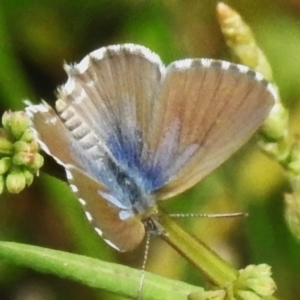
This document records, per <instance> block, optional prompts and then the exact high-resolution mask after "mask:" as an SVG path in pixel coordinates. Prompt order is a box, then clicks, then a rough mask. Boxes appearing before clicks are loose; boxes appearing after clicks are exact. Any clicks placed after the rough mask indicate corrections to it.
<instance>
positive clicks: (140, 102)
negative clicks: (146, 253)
mask: <svg viewBox="0 0 300 300" xmlns="http://www.w3.org/2000/svg"><path fill="white" fill-rule="evenodd" d="M65 69H66V71H67V73H68V75H69V78H68V81H67V82H66V84H65V85H63V86H62V87H61V88H60V89H59V90H58V100H57V101H56V111H55V110H54V109H52V108H51V107H50V106H49V105H48V104H46V103H45V102H43V103H42V104H39V105H29V106H28V107H27V109H26V110H27V112H28V114H29V115H30V116H31V117H32V120H33V123H34V128H35V131H36V134H37V137H38V139H39V141H40V145H41V146H42V148H43V150H44V151H46V152H47V153H48V154H50V155H52V156H53V157H54V158H55V159H56V160H57V162H58V163H60V164H61V165H63V166H64V167H65V169H66V172H67V178H68V181H69V183H70V186H71V189H72V190H73V192H74V193H76V194H77V197H78V199H79V201H80V203H81V204H82V205H83V207H84V210H85V212H86V216H87V218H88V219H89V221H90V222H91V223H92V225H93V227H94V228H95V230H96V231H97V232H98V233H99V234H100V235H101V236H102V237H103V238H104V239H105V240H106V241H107V242H108V243H109V244H110V245H112V246H113V247H115V248H117V249H118V250H121V251H128V250H132V249H134V248H136V247H137V245H138V244H139V243H140V242H141V241H142V239H143V237H144V235H145V228H146V229H147V230H149V228H150V230H151V231H154V232H157V233H161V232H162V229H161V228H160V226H159V224H158V222H157V220H156V214H157V209H156V203H157V201H160V200H164V199H168V198H170V197H172V196H174V195H177V194H179V193H181V192H183V191H184V190H186V189H188V188H190V187H192V186H193V185H195V184H196V183H197V182H198V181H200V180H201V179H202V178H203V177H205V176H206V175H207V174H209V173H210V172H211V171H212V170H214V169H215V168H216V167H217V166H219V165H220V164H221V163H222V162H223V161H224V160H226V159H227V158H228V157H229V156H230V155H231V154H232V153H234V152H235V151H236V150H237V149H238V148H239V147H240V146H241V145H242V144H243V143H245V142H246V141H247V140H248V139H249V138H250V136H251V135H252V134H253V133H254V132H255V131H256V130H257V129H258V127H259V126H260V125H261V123H262V122H263V120H264V118H265V117H266V116H267V114H268V112H269V111H270V109H271V107H272V104H273V102H274V98H275V97H276V93H275V90H274V88H273V87H272V85H271V84H269V83H268V82H267V81H266V80H265V79H264V78H263V77H262V76H261V75H260V74H258V73H255V72H253V71H251V70H250V69H249V68H247V67H245V66H241V65H235V64H231V63H228V62H224V61H218V60H209V59H186V60H181V61H177V62H173V63H171V64H170V65H169V66H167V67H165V66H164V65H163V64H162V62H161V60H160V58H159V57H158V56H157V55H156V54H154V53H153V52H151V51H150V50H149V49H147V48H145V47H143V46H139V45H133V44H125V45H116V46H109V47H104V48H100V49H98V50H96V51H94V52H92V53H90V54H89V55H88V56H86V57H85V58H84V59H83V60H82V61H81V62H80V63H79V64H77V65H74V66H66V67H65Z"/></svg>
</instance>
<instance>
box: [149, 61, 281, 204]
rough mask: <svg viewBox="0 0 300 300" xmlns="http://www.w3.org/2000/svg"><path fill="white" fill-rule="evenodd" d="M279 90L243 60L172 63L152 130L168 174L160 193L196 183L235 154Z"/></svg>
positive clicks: (169, 194)
mask: <svg viewBox="0 0 300 300" xmlns="http://www.w3.org/2000/svg"><path fill="white" fill-rule="evenodd" d="M275 94H276V93H275V89H274V88H273V87H272V86H271V84H269V83H268V82H267V81H266V80H265V79H263V77H262V76H261V75H260V74H258V73H255V72H254V71H251V70H250V69H249V68H247V67H245V66H242V65H235V64H231V63H228V62H224V61H217V60H207V59H195V60H182V61H178V62H174V63H172V64H171V65H169V66H168V67H167V70H166V76H165V78H164V82H163V84H162V86H161V89H160V92H159V100H158V102H157V103H158V106H157V109H156V110H155V111H154V120H153V127H152V131H151V133H150V135H149V140H150V143H151V146H150V147H151V148H152V149H155V157H154V159H153V162H152V164H153V165H159V166H161V167H162V169H163V170H164V177H165V178H168V182H167V183H166V185H164V186H162V187H161V188H159V189H158V190H157V191H156V192H155V194H156V196H157V198H159V199H166V198H169V197H172V196H174V195H176V194H178V193H180V192H183V191H184V190H186V189H188V188H190V187H192V186H193V185H195V184H196V183H197V182H199V181H200V180H201V179H202V178H203V177H205V176H206V175H207V174H209V173H210V172H211V171H212V170H214V169H215V168H216V167H218V166H219V165H220V164H221V163H222V162H224V161H225V160H226V159H227V158H228V157H229V156H230V155H232V154H233V153H234V152H235V151H236V150H237V149H238V148H239V147H241V146H242V145H243V144H244V143H245V142H246V141H247V140H248V139H249V138H250V136H251V135H252V134H253V133H254V132H255V131H256V130H257V129H258V127H259V126H260V125H261V124H262V122H263V120H264V119H265V118H266V116H267V115H268V113H269V111H270V109H271V107H272V105H273V103H274V97H275Z"/></svg>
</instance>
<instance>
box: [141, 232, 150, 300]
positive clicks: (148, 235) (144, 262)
mask: <svg viewBox="0 0 300 300" xmlns="http://www.w3.org/2000/svg"><path fill="white" fill-rule="evenodd" d="M150 235H151V233H150V232H149V231H147V237H146V245H145V254H144V259H143V264H142V276H141V279H140V284H139V292H138V300H141V299H142V291H143V285H144V279H145V269H146V264H147V260H148V255H149V246H150Z"/></svg>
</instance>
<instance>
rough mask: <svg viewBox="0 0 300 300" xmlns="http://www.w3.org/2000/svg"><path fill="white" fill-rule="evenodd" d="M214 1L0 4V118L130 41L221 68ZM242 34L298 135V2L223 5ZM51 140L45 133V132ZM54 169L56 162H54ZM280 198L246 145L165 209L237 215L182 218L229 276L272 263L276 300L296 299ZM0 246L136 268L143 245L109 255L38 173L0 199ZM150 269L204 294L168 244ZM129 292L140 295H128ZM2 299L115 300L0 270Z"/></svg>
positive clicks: (298, 252)
mask: <svg viewBox="0 0 300 300" xmlns="http://www.w3.org/2000/svg"><path fill="white" fill-rule="evenodd" d="M216 3H217V1H212V0H198V1H196V0H188V1H186V0H170V1H167V0H165V1H143V0H131V1H130V0H127V1H121V0H115V1H103V0H60V1H59V0H52V1H49V0H1V2H0V110H1V114H2V112H3V111H4V110H7V109H12V110H22V109H23V108H24V104H23V103H22V100H24V99H30V100H31V101H33V102H35V101H40V99H41V98H43V99H45V100H47V101H48V102H52V101H54V100H55V89H56V87H57V86H59V85H61V84H63V83H64V82H65V81H66V74H65V72H64V70H63V68H62V65H63V62H68V63H71V62H78V61H79V60H81V59H82V57H83V56H85V55H86V54H87V53H88V52H90V51H92V50H94V49H96V48H99V47H101V46H105V45H110V44H116V43H124V42H131V43H138V44H143V45H145V46H146V47H149V48H150V49H152V50H153V51H155V52H156V53H158V54H159V55H160V56H161V57H162V59H163V61H164V62H165V63H166V64H167V63H169V62H171V61H173V60H176V59H181V58H186V57H211V58H221V59H227V60H231V56H230V53H229V50H228V49H227V48H226V45H225V43H224V40H223V37H222V35H221V32H220V29H219V26H218V23H217V21H216V16H215V6H216ZM226 3H227V4H229V5H231V6H232V7H233V8H234V9H236V10H237V11H239V12H240V13H241V15H242V16H243V17H244V19H245V20H246V21H247V22H248V24H249V25H250V26H251V27H252V29H253V31H254V33H255V35H256V37H257V40H258V43H259V45H260V46H261V47H262V49H263V50H264V51H265V54H266V55H267V57H268V58H269V60H270V62H271V65H272V67H273V71H274V77H275V80H276V82H277V84H278V86H279V88H280V91H281V96H282V99H283V101H284V103H285V105H286V107H287V108H288V109H289V110H290V113H291V122H290V123H291V131H292V132H293V134H295V135H297V134H299V127H300V126H299V121H298V120H299V117H300V105H299V103H300V84H299V83H300V55H299V53H300V1H297V0H276V1H275V0H272V1H271V0H251V1H249V0H236V1H227V2H226ZM54 134H55V133H54ZM53 165H54V168H55V164H54V163H53ZM289 191H290V187H289V185H288V183H287V182H286V181H285V178H284V172H283V170H282V169H281V168H280V167H279V166H278V164H277V163H276V162H274V161H272V160H271V159H269V158H267V157H266V156H265V155H264V154H262V153H261V152H260V151H259V150H258V147H257V145H256V143H255V139H252V141H250V142H249V143H248V144H247V145H246V146H245V147H243V148H242V149H241V150H240V151H239V152H238V153H237V154H235V155H234V156H233V157H232V158H231V159H230V160H228V161H227V162H226V163H225V164H224V165H223V166H221V167H220V168H219V169H218V170H216V171H215V172H213V173H212V174H211V175H210V176H209V177H207V178H206V179H205V180H204V181H203V182H201V183H200V184H198V185H197V186H196V187H194V188H193V189H191V190H189V191H187V192H185V193H184V194H183V195H180V196H179V197H176V198H174V199H172V200H169V201H166V202H165V203H164V204H163V205H164V207H165V208H166V210H167V211H169V212H194V213H196V212H215V213H217V212H236V211H245V212H248V213H249V214H250V215H249V217H248V218H242V219H221V220H220V219H197V220H195V219H186V220H182V221H180V222H181V223H182V226H183V227H184V228H186V229H187V230H188V231H190V232H193V233H194V234H196V235H197V236H199V237H200V238H201V239H202V240H204V241H205V242H207V244H208V245H209V246H210V247H212V249H214V250H215V251H216V252H217V253H219V254H220V255H221V256H222V257H223V258H224V259H226V260H227V261H228V262H230V263H231V264H233V265H234V266H235V267H236V268H242V267H245V266H247V265H248V264H259V263H267V264H269V265H271V266H272V271H273V274H274V279H275V281H276V283H277V285H278V292H277V296H278V298H280V299H288V300H294V299H295V300H296V299H300V285H299V282H300V244H298V243H297V242H296V240H295V238H294V237H293V236H292V235H291V234H290V232H289V231H288V229H287V226H286V224H285V221H284V217H283V215H284V201H283V200H284V194H285V193H288V192H289ZM0 239H1V240H8V241H15V242H22V243H28V244H33V245H38V246H42V247H49V248H52V249H58V250H64V251H69V252H73V253H78V254H83V255H89V256H92V257H97V258H100V259H103V260H106V261H118V262H120V263H122V264H126V265H129V266H132V267H136V268H140V267H141V265H142V259H143V252H144V247H143V246H142V247H140V248H139V249H137V250H136V251H134V252H132V253H125V254H119V253H116V251H114V250H113V249H111V248H110V247H109V246H107V245H106V244H105V243H104V242H103V241H102V240H101V239H100V238H99V237H98V236H97V234H96V233H95V232H94V231H93V230H92V229H91V227H90V226H89V224H88V222H87V221H86V219H85V216H84V214H83V212H82V210H81V207H80V205H79V204H78V202H77V200H76V198H75V197H74V196H73V195H72V194H71V192H70V190H69V188H68V186H67V185H66V184H65V183H63V182H60V181H59V180H57V179H55V178H53V177H51V176H49V175H46V174H45V173H42V174H41V176H40V177H39V178H37V179H36V180H35V182H34V184H33V185H32V186H31V187H30V188H28V189H26V190H25V191H24V192H22V193H21V194H19V195H9V194H4V195H1V196H0ZM147 270H148V271H152V272H154V273H157V274H161V275H164V276H168V277H171V278H174V279H180V280H183V281H186V282H189V283H192V284H196V285H204V286H207V283H206V282H205V280H204V277H203V276H202V275H201V274H199V272H198V271H197V270H195V269H194V268H193V267H192V266H190V265H189V264H188V263H187V262H186V261H185V260H184V259H183V258H181V257H180V256H179V255H178V254H177V253H176V252H175V251H174V250H173V249H171V248H170V247H169V246H168V245H167V244H166V243H164V242H163V241H161V240H159V239H158V238H153V239H152V240H151V244H150V258H149V262H148V266H147ZM137 288H138V287H137ZM0 299H3V300H12V299H13V300H19V299H22V300H29V299H30V300H31V299H32V300H39V299H43V300H53V299H76V300H77V299H91V300H94V299H121V298H120V297H117V296H116V295H113V294H110V293H108V292H104V291H100V290H96V289H92V288H89V287H85V286H83V285H81V284H78V283H75V282H71V281H68V280H64V279H60V278H57V277H55V276H50V275H44V274H39V273H35V272H33V271H31V270H29V269H24V268H18V267H16V266H13V265H8V264H5V263H3V262H1V261H0Z"/></svg>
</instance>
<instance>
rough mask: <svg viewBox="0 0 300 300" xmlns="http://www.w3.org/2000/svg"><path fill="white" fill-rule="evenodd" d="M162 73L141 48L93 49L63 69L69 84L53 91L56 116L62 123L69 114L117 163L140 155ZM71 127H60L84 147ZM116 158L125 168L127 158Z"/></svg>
mask: <svg viewBox="0 0 300 300" xmlns="http://www.w3.org/2000/svg"><path fill="white" fill-rule="evenodd" d="M162 68H163V65H162V63H161V61H160V59H159V57H158V56H157V55H155V54H154V53H152V52H150V51H149V50H148V49H146V48H145V47H142V46H134V45H130V44H126V45H123V46H110V47H106V48H101V49H99V50H96V51H94V52H92V53H91V54H89V55H88V56H86V57H85V58H84V59H83V60H82V61H81V62H80V63H79V64H78V65H75V66H71V67H67V68H66V70H67V72H68V75H69V79H68V82H67V83H66V85H64V86H62V87H61V88H60V90H59V96H60V99H61V100H62V101H63V102H64V105H60V106H61V107H62V108H60V107H58V111H59V113H60V115H61V117H62V119H64V120H65V122H67V121H68V119H69V118H68V111H70V114H75V115H76V118H77V119H78V120H79V122H77V123H78V125H81V124H82V123H85V125H86V126H87V127H88V131H89V132H92V133H93V134H94V136H95V138H96V139H97V141H96V142H95V144H96V143H97V144H98V145H100V146H101V147H102V148H104V149H105V151H106V152H108V153H110V155H111V158H112V159H114V160H115V161H116V162H118V163H121V164H122V161H119V157H120V156H122V155H123V156H124V155H126V153H125V152H126V150H127V151H128V152H133V151H137V152H138V153H136V155H140V154H141V153H142V151H143V147H144V145H143V144H142V141H143V140H146V139H145V138H144V137H145V135H146V134H147V131H148V126H149V123H150V119H151V118H152V115H153V113H152V110H153V106H154V103H153V102H154V101H155V100H156V99H157V97H156V91H157V89H158V85H159V82H160V79H161V78H160V77H161V69H162ZM74 123H75V122H73V124H74ZM73 124H71V125H70V126H68V124H67V123H66V125H67V126H68V127H69V129H70V131H72V133H73V135H74V136H75V138H77V137H78V138H77V139H78V140H79V143H84V142H85V141H84V140H83V139H82V135H81V132H80V130H78V128H77V127H76V124H75V126H73ZM77 132H78V135H77ZM125 148H126V149H125ZM121 152H122V153H121ZM129 155H131V153H128V154H127V156H129ZM122 158H123V160H124V163H125V164H126V163H128V161H126V160H128V157H125V158H124V157H122Z"/></svg>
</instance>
